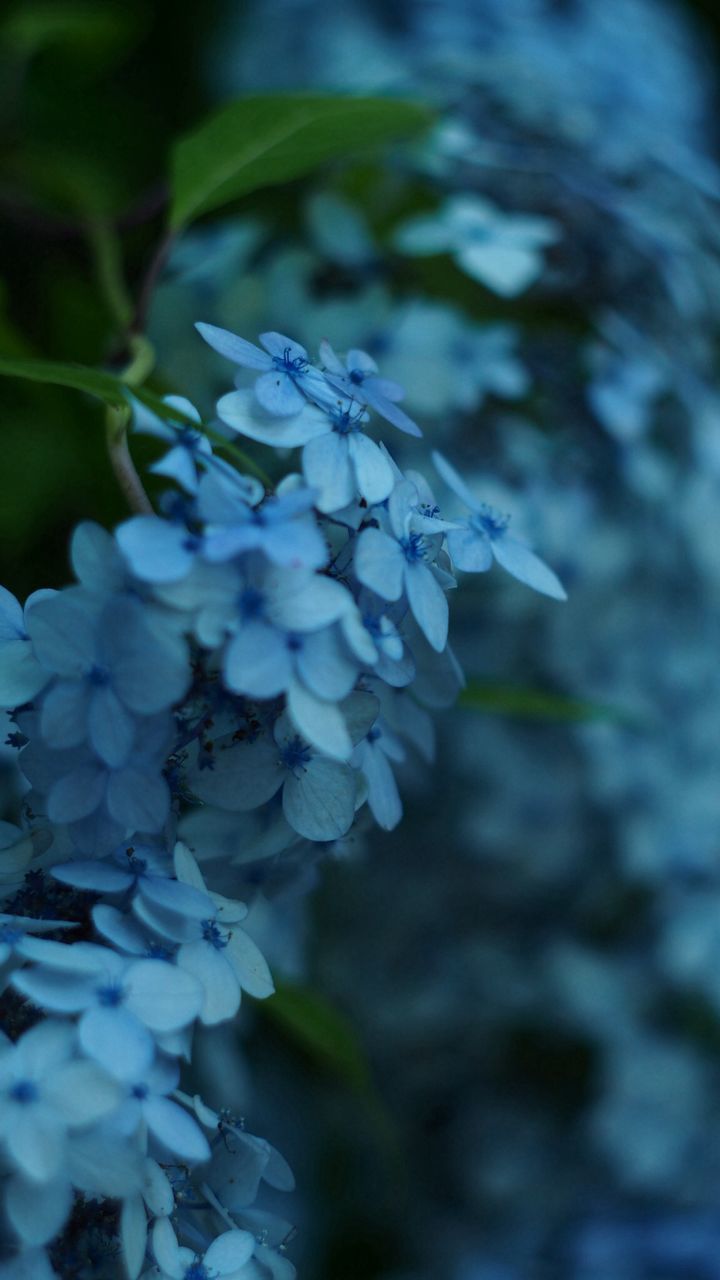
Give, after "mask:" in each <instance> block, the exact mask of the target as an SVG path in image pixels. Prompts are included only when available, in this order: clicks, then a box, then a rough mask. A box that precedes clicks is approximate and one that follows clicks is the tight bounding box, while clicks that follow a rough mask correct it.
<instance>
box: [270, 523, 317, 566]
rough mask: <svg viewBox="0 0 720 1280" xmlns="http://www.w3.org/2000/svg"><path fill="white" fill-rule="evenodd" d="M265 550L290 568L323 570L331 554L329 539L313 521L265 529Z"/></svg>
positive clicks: (279, 562)
mask: <svg viewBox="0 0 720 1280" xmlns="http://www.w3.org/2000/svg"><path fill="white" fill-rule="evenodd" d="M262 549H263V551H264V552H265V555H266V556H267V557H268V559H269V560H272V562H273V564H278V565H280V566H283V567H285V568H288V569H321V568H322V567H323V565H326V564H327V562H328V556H329V552H328V548H327V544H326V542H325V539H324V538H323V536H322V534H321V532H320V530H319V529H318V527H317V525H316V524H315V522H314V521H313V520H302V519H301V520H293V522H292V524H286V525H278V526H276V527H274V528H273V527H272V526H271V527H270V528H269V529H267V530H266V531H265V536H264V538H263V541H262Z"/></svg>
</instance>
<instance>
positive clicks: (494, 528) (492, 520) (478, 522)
mask: <svg viewBox="0 0 720 1280" xmlns="http://www.w3.org/2000/svg"><path fill="white" fill-rule="evenodd" d="M469 523H470V527H471V528H472V529H474V530H475V531H476V533H484V534H485V535H486V537H488V538H490V540H491V541H492V539H493V538H499V536H500V534H501V533H504V532H505V530H506V529H507V527H508V525H509V523H510V517H509V516H504V515H502V514H501V512H500V511H496V510H495V508H494V507H489V506H488V505H487V503H485V502H484V503H483V504H482V506H481V508H480V510H479V511H478V512H477V514H476V515H473V516H471V517H470V521H469Z"/></svg>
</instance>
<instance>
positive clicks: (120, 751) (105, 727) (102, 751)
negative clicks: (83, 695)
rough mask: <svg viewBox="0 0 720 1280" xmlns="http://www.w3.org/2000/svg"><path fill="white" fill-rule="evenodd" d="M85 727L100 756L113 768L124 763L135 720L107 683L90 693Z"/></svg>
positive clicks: (127, 754) (128, 751)
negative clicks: (88, 730)
mask: <svg viewBox="0 0 720 1280" xmlns="http://www.w3.org/2000/svg"><path fill="white" fill-rule="evenodd" d="M88 726H89V729H90V741H91V743H92V745H93V747H94V749H95V751H96V752H97V754H98V755H99V756H100V759H101V760H104V761H105V764H107V765H110V767H111V768H113V769H115V768H117V767H118V766H119V765H121V764H124V763H125V761H126V760H127V758H128V756H129V754H130V749H131V747H132V743H133V738H134V736H135V721H134V720H133V718H132V716H131V715H130V714H129V712H127V711H126V710H125V708H124V707H123V705H122V703H121V702H120V701H119V699H118V698H117V697H116V695H115V693H114V692H113V690H112V689H111V688H110V687H109V686H108V685H106V686H105V687H104V688H100V689H95V690H94V692H93V695H92V699H91V701H90V714H89V717H88Z"/></svg>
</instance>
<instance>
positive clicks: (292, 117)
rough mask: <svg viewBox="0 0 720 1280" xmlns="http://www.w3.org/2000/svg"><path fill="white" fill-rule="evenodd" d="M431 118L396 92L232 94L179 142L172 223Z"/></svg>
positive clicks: (414, 128)
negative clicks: (235, 97)
mask: <svg viewBox="0 0 720 1280" xmlns="http://www.w3.org/2000/svg"><path fill="white" fill-rule="evenodd" d="M431 118H432V117H431V113H430V111H429V110H428V108H427V107H425V106H423V105H421V104H419V103H416V102H405V101H401V100H397V99H393V98H341V97H329V96H319V95H314V94H282V95H258V96H256V97H249V98H243V99H241V100H240V101H238V102H233V103H231V104H230V105H229V106H226V107H223V108H222V109H221V110H220V111H219V112H217V114H216V115H214V116H212V117H211V118H210V119H209V120H207V121H206V122H205V124H202V125H200V127H199V128H198V129H196V130H194V132H192V133H190V134H188V135H187V136H186V137H185V138H181V139H180V141H179V142H178V143H176V145H175V147H174V150H173V154H172V162H171V168H172V206H171V212H170V225H171V227H172V228H173V229H174V230H179V229H180V228H181V227H183V226H185V225H186V224H187V223H188V222H190V221H192V219H193V218H196V217H198V216H199V215H200V214H202V213H208V212H209V211H210V210H212V209H217V208H219V206H221V205H223V204H226V203H227V202H228V201H231V200H236V199H237V198H238V196H243V195H247V194H248V192H250V191H254V190H256V189H257V188H258V187H266V186H272V185H274V184H276V183H282V182H288V181H289V180H291V179H293V178H298V177H301V176H302V175H303V174H306V173H309V172H311V170H313V169H315V168H317V167H318V166H319V165H321V164H324V163H325V162H326V161H328V160H333V159H336V158H338V157H344V156H347V155H348V154H350V153H352V152H357V151H360V150H364V149H366V148H368V147H372V146H375V145H377V144H378V143H383V142H388V141H390V140H392V139H394V138H398V137H402V136H403V135H405V136H407V135H409V134H413V133H416V132H417V131H418V130H420V129H422V128H423V127H425V126H427V125H429V124H430V122H431Z"/></svg>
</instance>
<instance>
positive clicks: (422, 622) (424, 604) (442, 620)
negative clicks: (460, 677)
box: [405, 563, 448, 653]
mask: <svg viewBox="0 0 720 1280" xmlns="http://www.w3.org/2000/svg"><path fill="white" fill-rule="evenodd" d="M405 590H406V592H407V598H408V604H409V605H410V608H411V610H412V613H413V616H414V618H415V621H416V622H417V624H418V626H419V627H420V630H421V631H422V632H423V635H424V636H425V639H426V640H427V642H428V644H429V645H431V646H432V648H433V649H435V651H436V652H437V653H441V652H442V650H443V649H444V648H445V645H446V644H447V635H448V603H447V599H446V597H445V592H444V591H443V589H442V587H441V586H440V584H439V582H438V581H437V580H436V578H435V577H433V574H432V570H431V569H429V568H428V566H427V565H426V564H422V563H417V564H409V565H408V566H407V572H406V574H405Z"/></svg>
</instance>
